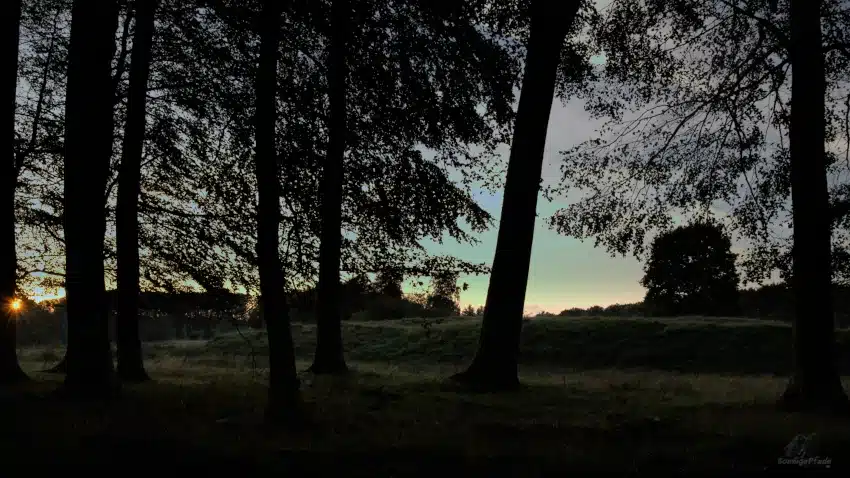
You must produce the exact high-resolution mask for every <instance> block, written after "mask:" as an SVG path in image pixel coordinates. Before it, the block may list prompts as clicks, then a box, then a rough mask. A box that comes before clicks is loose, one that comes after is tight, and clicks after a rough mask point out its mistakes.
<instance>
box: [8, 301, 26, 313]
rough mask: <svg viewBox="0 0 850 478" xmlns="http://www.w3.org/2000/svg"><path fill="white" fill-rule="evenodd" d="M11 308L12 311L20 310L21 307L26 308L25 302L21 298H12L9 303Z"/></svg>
mask: <svg viewBox="0 0 850 478" xmlns="http://www.w3.org/2000/svg"><path fill="white" fill-rule="evenodd" d="M9 308H10V309H11V310H12V312H20V311H21V309H23V308H24V303H23V302H22V301H21V299H12V301H11V302H10V303H9Z"/></svg>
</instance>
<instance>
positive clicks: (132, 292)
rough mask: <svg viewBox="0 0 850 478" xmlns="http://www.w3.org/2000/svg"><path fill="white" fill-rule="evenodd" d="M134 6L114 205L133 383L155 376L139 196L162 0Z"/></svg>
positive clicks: (124, 349) (124, 346) (124, 339)
mask: <svg viewBox="0 0 850 478" xmlns="http://www.w3.org/2000/svg"><path fill="white" fill-rule="evenodd" d="M135 5H136V12H135V13H136V31H135V34H134V35H133V52H132V54H131V56H130V90H129V92H128V98H127V124H126V126H125V128H124V145H123V150H122V157H121V169H120V171H119V177H118V203H117V206H116V209H115V224H116V247H117V256H118V257H117V259H118V264H117V265H118V273H117V275H118V304H117V311H118V316H117V320H116V321H115V337H116V342H117V345H118V378H120V379H121V380H124V381H128V382H144V381H146V380H150V377H149V376H148V374H147V372H146V371H145V366H144V361H143V358H142V341H141V339H140V338H139V294H140V293H141V290H140V288H139V275H140V274H139V195H140V194H141V180H142V150H143V147H144V142H145V113H146V112H145V100H146V99H147V85H148V77H149V76H150V61H151V46H152V43H153V30H154V13H155V11H156V6H157V0H136V1H135Z"/></svg>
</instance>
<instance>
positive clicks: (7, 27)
mask: <svg viewBox="0 0 850 478" xmlns="http://www.w3.org/2000/svg"><path fill="white" fill-rule="evenodd" d="M0 27H2V30H3V31H4V32H5V33H4V34H3V35H4V39H3V47H2V48H3V50H2V52H3V53H2V55H3V56H2V58H0V64H3V65H6V66H5V68H6V73H5V75H6V79H5V80H4V81H6V83H5V85H6V86H5V89H6V92H7V93H6V94H8V95H9V96H8V97H7V99H8V101H9V103H7V106H9V107H10V111H6V113H3V119H2V121H0V131H5V133H0V135H2V137H3V138H5V139H6V142H4V143H2V144H0V149H2V151H5V152H4V153H2V154H3V155H4V156H6V159H5V160H4V161H6V165H5V166H3V167H2V170H0V194H2V199H0V201H2V204H0V225H1V226H0V227H2V228H3V236H4V237H6V239H5V240H2V241H0V244H3V250H2V251H0V383H4V384H5V383H14V382H21V381H24V380H26V379H27V376H26V374H25V373H24V372H23V370H21V366H20V364H19V363H18V356H17V353H16V333H15V332H16V328H17V324H16V322H15V314H14V311H13V310H12V309H11V304H12V301H13V300H14V299H15V295H16V291H17V264H18V258H17V252H16V249H15V187H16V186H17V182H18V169H17V166H16V164H15V101H16V97H17V94H16V93H17V87H18V43H19V40H20V27H21V0H12V1H10V2H8V4H7V5H6V13H5V14H4V15H3V20H2V23H0Z"/></svg>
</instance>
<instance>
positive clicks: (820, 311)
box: [780, 0, 850, 413]
mask: <svg viewBox="0 0 850 478" xmlns="http://www.w3.org/2000/svg"><path fill="white" fill-rule="evenodd" d="M821 4H822V1H821V0H792V1H791V52H790V54H791V55H790V57H791V67H792V69H793V72H792V73H793V74H792V78H791V98H792V104H791V127H790V131H789V137H790V138H789V139H790V147H791V207H792V213H793V218H794V244H793V249H792V258H793V265H792V267H793V269H792V287H793V290H794V297H795V300H794V322H793V334H794V351H793V353H794V364H793V370H792V373H791V379H790V381H789V383H788V387H787V388H786V390H785V392H784V393H783V395H782V397H781V399H780V405H781V406H782V407H783V408H784V409H786V410H790V411H829V412H842V413H846V412H848V411H850V401H848V399H847V395H846V394H845V393H844V390H843V388H842V386H841V377H840V375H839V373H838V369H837V367H836V342H835V324H834V323H833V302H832V286H831V283H832V269H831V257H830V254H831V245H830V236H831V227H830V218H829V216H828V214H827V211H829V191H828V187H827V177H826V176H827V175H826V168H827V164H826V154H825V145H824V140H825V136H826V134H825V129H826V125H825V119H824V116H825V113H826V79H825V71H824V55H823V50H822V35H821V19H820V8H821Z"/></svg>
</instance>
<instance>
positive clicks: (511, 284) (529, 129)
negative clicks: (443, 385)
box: [452, 0, 580, 391]
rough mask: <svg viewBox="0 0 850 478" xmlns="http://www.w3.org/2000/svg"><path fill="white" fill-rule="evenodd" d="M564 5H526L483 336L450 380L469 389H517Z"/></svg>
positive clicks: (571, 13) (568, 6)
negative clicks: (525, 35) (521, 66)
mask: <svg viewBox="0 0 850 478" xmlns="http://www.w3.org/2000/svg"><path fill="white" fill-rule="evenodd" d="M564 3H565V6H563V7H560V6H556V3H548V2H545V1H544V0H532V2H531V7H530V8H531V34H530V38H529V41H528V48H527V53H526V58H525V71H524V74H523V83H522V91H521V93H520V97H519V106H518V108H517V117H516V123H515V126H514V136H513V141H512V143H511V154H510V158H509V160H508V173H507V177H506V181H505V191H504V199H503V201H502V216H501V220H500V222H499V235H498V238H497V242H496V255H495V257H494V258H493V268H492V271H491V274H490V286H489V288H488V290H487V301H486V304H485V307H484V319H483V324H482V327H481V338H480V341H479V345H478V351H477V352H476V354H475V358H474V359H473V361H472V364H471V365H470V366H469V368H468V369H467V370H466V371H464V372H462V373H459V374H457V375H454V376H453V377H452V379H453V380H455V381H457V382H460V383H463V384H466V385H469V386H471V387H472V388H474V389H480V390H488V391H498V390H510V389H515V388H517V387H518V386H519V378H518V375H517V365H518V361H519V342H520V332H521V330H522V312H523V306H524V303H525V291H526V286H527V283H528V269H529V265H530V263H531V245H532V242H533V238H534V221H535V218H536V215H537V196H538V194H539V192H540V175H541V171H542V168H543V148H544V146H545V145H546V130H547V127H548V125H549V113H550V111H551V109H552V99H553V97H554V94H555V80H556V76H557V70H558V63H559V60H560V55H561V46H562V44H563V42H564V37H565V35H566V32H567V29H568V28H569V26H570V25H571V24H572V23H573V20H574V19H575V16H576V12H577V10H578V4H579V3H580V2H578V1H577V0H574V1H570V2H564Z"/></svg>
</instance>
